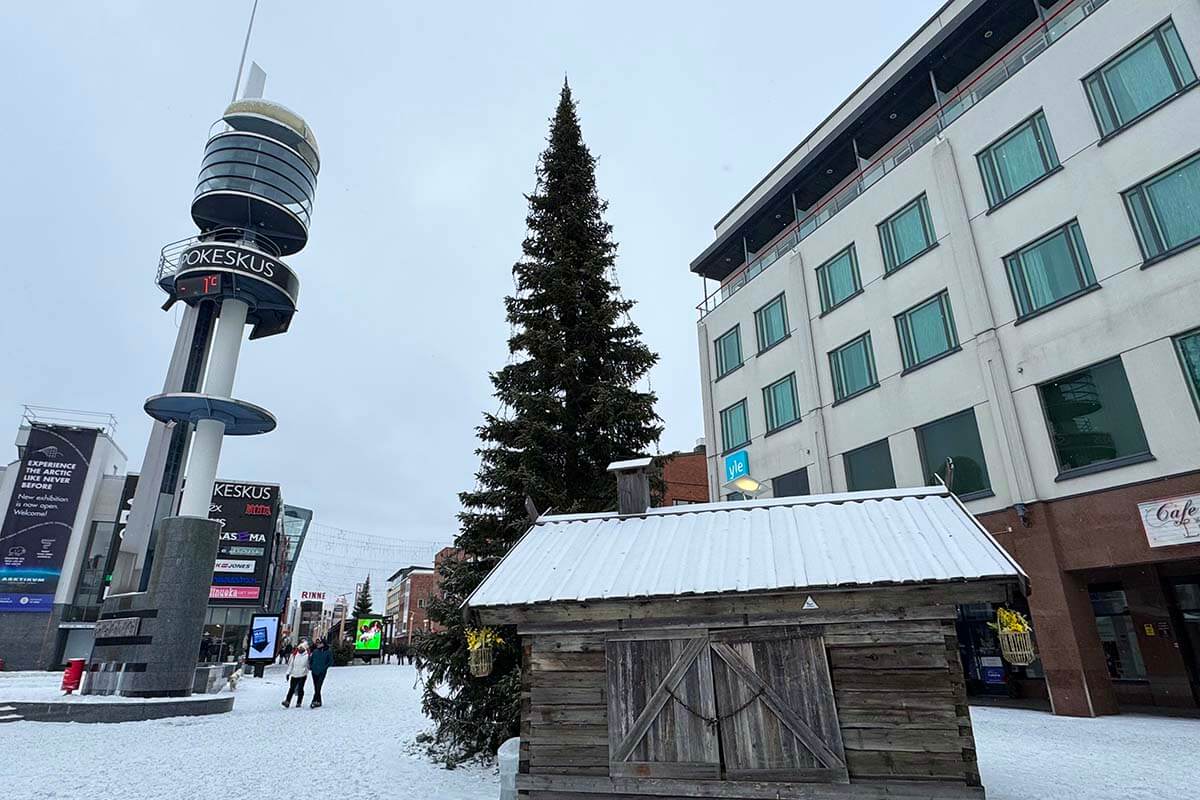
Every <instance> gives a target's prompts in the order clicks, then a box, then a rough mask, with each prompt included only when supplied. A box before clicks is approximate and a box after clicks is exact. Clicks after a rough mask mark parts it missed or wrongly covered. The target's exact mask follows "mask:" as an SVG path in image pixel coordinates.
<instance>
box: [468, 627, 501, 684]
mask: <svg viewBox="0 0 1200 800" xmlns="http://www.w3.org/2000/svg"><path fill="white" fill-rule="evenodd" d="M498 644H504V640H503V639H501V638H500V637H499V636H498V635H497V634H496V632H495V631H494V630H492V629H491V628H467V652H468V665H469V667H470V670H471V674H472V675H474V676H475V677H476V678H483V677H486V676H488V675H491V674H492V648H494V647H495V646H496V645H498Z"/></svg>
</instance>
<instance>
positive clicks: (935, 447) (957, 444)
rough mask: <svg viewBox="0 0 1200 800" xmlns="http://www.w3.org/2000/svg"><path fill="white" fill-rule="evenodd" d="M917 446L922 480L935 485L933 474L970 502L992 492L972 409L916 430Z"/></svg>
mask: <svg viewBox="0 0 1200 800" xmlns="http://www.w3.org/2000/svg"><path fill="white" fill-rule="evenodd" d="M917 443H918V444H919V445H920V449H921V464H922V466H923V467H924V469H925V480H927V481H928V482H929V483H930V485H936V484H937V479H935V478H934V477H933V476H934V475H936V476H938V478H941V479H942V481H943V482H945V483H946V484H947V485H949V486H950V490H951V491H952V492H954V493H955V494H957V495H958V496H959V497H962V498H965V499H968V500H969V499H971V498H973V497H982V496H984V495H986V494H988V493H990V492H991V489H992V483H991V480H990V479H989V478H988V471H987V462H986V461H985V460H984V458H983V443H982V442H981V441H980V440H979V425H978V424H977V423H976V421H975V409H973V408H968V409H967V410H966V411H962V412H960V413H958V414H955V415H954V416H951V417H946V418H944V419H939V420H938V421H937V422H931V423H929V424H928V425H922V426H921V427H919V428H917ZM947 460H949V463H950V464H953V475H952V476H951V477H949V478H948V477H947V469H946V467H947Z"/></svg>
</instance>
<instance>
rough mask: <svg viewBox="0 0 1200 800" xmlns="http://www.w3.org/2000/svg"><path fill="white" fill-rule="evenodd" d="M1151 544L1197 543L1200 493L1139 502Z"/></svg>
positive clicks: (1159, 545) (1139, 511) (1157, 545)
mask: <svg viewBox="0 0 1200 800" xmlns="http://www.w3.org/2000/svg"><path fill="white" fill-rule="evenodd" d="M1138 513H1139V514H1141V517H1142V527H1143V528H1145V530H1146V538H1147V539H1149V541H1150V546H1151V547H1167V546H1169V545H1173V544H1198V543H1200V494H1191V495H1186V496H1184V497H1172V498H1169V499H1166V500H1151V501H1150V502H1148V503H1138Z"/></svg>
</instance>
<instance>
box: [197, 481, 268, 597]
mask: <svg viewBox="0 0 1200 800" xmlns="http://www.w3.org/2000/svg"><path fill="white" fill-rule="evenodd" d="M279 514H280V502H279V487H278V486H275V485H273V484H269V483H243V482H240V481H221V480H218V481H217V482H216V483H215V484H214V485H213V496H212V505H211V506H210V507H209V513H208V517H209V519H215V520H217V521H219V522H220V523H221V540H220V544H219V548H218V553H217V558H216V561H215V562H214V563H213V581H212V586H211V587H210V589H209V592H208V598H209V605H213V606H247V605H253V606H259V605H262V600H263V599H264V598H265V594H266V585H267V572H268V570H269V569H270V566H271V552H272V551H273V549H274V547H275V530H276V527H277V526H278V524H279Z"/></svg>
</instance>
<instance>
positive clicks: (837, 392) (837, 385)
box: [829, 332, 879, 403]
mask: <svg viewBox="0 0 1200 800" xmlns="http://www.w3.org/2000/svg"><path fill="white" fill-rule="evenodd" d="M829 371H830V373H832V375H833V399H834V402H836V403H840V402H841V401H843V400H849V399H850V398H851V397H854V396H855V395H858V394H861V393H862V392H865V391H867V390H869V389H874V388H875V387H876V386H878V385H879V383H878V382H877V380H876V378H875V356H874V355H873V354H872V352H871V334H870V332H868V333H864V334H863V335H862V336H859V337H858V338H857V339H855V340H853V341H851V342H847V343H846V344H844V345H842V346H841V347H839V348H838V349H837V350H834V351H833V352H832V353H830V354H829Z"/></svg>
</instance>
